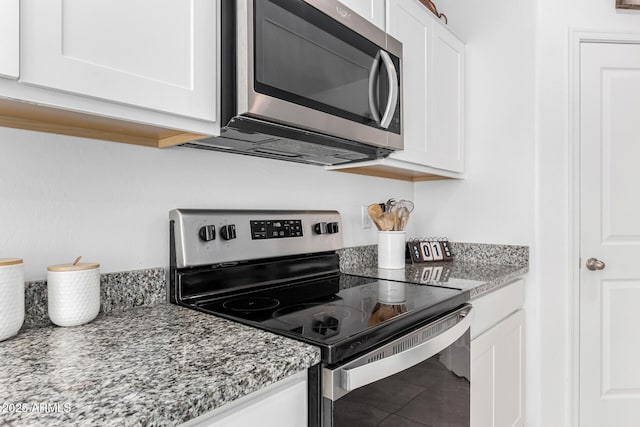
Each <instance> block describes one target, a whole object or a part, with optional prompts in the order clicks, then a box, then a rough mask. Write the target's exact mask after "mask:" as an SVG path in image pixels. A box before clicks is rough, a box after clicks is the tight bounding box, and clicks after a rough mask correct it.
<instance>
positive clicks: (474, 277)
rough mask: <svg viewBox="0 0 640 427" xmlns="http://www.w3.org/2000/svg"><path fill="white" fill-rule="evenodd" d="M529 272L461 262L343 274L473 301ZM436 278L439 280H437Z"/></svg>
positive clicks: (354, 269)
mask: <svg viewBox="0 0 640 427" xmlns="http://www.w3.org/2000/svg"><path fill="white" fill-rule="evenodd" d="M528 271H529V267H528V265H508V264H485V263H478V262H468V261H457V260H454V261H450V262H431V263H421V264H407V265H406V266H405V268H404V269H398V270H386V269H379V268H377V267H371V266H368V267H367V266H350V267H347V268H343V270H342V272H343V273H345V274H350V275H354V276H360V277H368V278H373V279H387V280H393V281H399V282H405V283H415V284H418V285H434V286H441V287H445V288H455V289H462V290H465V291H469V295H470V297H471V299H472V300H473V299H474V298H477V297H479V296H482V295H484V294H486V293H488V292H491V291H493V290H495V289H497V288H500V287H502V286H504V285H506V284H508V283H510V282H512V281H514V280H516V279H519V278H521V277H522V276H524V275H525V274H526V273H527V272H528ZM434 277H435V278H437V280H434Z"/></svg>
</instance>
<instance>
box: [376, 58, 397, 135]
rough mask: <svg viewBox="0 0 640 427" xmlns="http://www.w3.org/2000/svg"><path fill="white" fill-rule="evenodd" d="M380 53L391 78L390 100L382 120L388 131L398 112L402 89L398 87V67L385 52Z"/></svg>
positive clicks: (381, 122)
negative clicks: (399, 96)
mask: <svg viewBox="0 0 640 427" xmlns="http://www.w3.org/2000/svg"><path fill="white" fill-rule="evenodd" d="M379 53H380V56H381V57H382V62H383V63H384V66H385V67H386V69H387V76H389V99H387V108H386V109H385V111H384V115H383V116H382V120H380V126H381V127H383V128H384V129H388V128H389V125H390V124H391V119H392V118H393V113H394V112H395V110H396V104H397V102H398V94H399V92H400V87H399V85H398V73H396V67H395V65H394V64H393V61H392V60H391V57H390V56H389V54H388V53H387V52H385V51H384V50H381V51H380V52H379ZM369 85H371V82H369Z"/></svg>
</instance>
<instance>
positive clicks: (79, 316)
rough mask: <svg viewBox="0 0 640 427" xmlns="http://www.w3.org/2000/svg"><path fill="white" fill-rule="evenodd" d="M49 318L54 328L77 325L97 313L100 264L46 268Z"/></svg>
mask: <svg viewBox="0 0 640 427" xmlns="http://www.w3.org/2000/svg"><path fill="white" fill-rule="evenodd" d="M47 296H48V308H49V318H50V319H51V321H52V322H53V323H55V324H56V325H58V326H78V325H83V324H85V323H88V322H90V321H92V320H93V319H95V317H96V316H97V315H98V312H99V311H100V264H95V263H87V262H82V263H78V264H75V265H74V264H59V265H51V266H49V267H48V268H47Z"/></svg>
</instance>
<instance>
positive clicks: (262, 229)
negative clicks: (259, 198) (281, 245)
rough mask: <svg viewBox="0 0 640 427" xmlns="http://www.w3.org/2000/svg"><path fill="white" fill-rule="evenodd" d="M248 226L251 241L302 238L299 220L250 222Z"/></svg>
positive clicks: (300, 221)
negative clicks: (249, 227)
mask: <svg viewBox="0 0 640 427" xmlns="http://www.w3.org/2000/svg"><path fill="white" fill-rule="evenodd" d="M250 225H251V238H252V239H253V240H256V239H281V238H283V237H302V236H303V234H302V220H301V219H266V220H251V222H250Z"/></svg>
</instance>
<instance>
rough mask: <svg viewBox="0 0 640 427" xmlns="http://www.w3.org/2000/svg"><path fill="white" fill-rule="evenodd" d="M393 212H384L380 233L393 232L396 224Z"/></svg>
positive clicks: (381, 217) (380, 222)
mask: <svg viewBox="0 0 640 427" xmlns="http://www.w3.org/2000/svg"><path fill="white" fill-rule="evenodd" d="M395 217H396V216H395V215H394V213H393V212H383V213H382V215H381V216H380V218H379V225H380V231H393V229H394V225H395V223H396V220H395Z"/></svg>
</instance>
